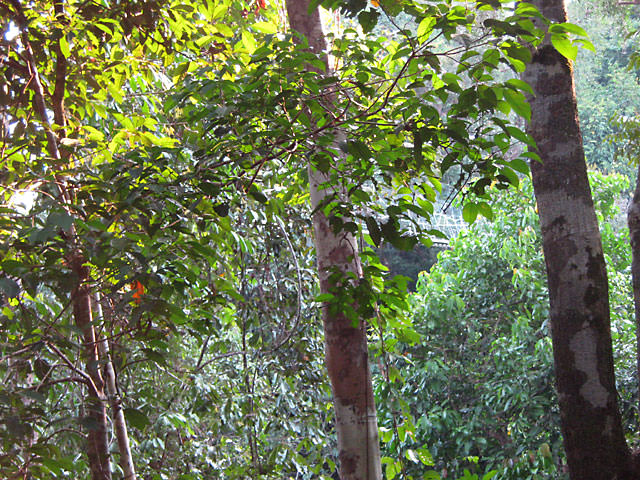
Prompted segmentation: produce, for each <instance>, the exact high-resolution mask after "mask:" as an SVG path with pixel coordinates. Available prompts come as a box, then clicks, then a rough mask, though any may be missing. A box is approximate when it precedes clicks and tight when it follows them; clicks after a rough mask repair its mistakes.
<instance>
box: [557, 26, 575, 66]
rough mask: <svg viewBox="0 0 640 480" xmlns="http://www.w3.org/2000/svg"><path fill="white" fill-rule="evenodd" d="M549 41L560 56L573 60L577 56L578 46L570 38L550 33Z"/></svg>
mask: <svg viewBox="0 0 640 480" xmlns="http://www.w3.org/2000/svg"><path fill="white" fill-rule="evenodd" d="M551 43H552V44H553V46H554V47H555V48H556V50H558V52H559V53H560V54H561V55H562V56H564V57H566V58H568V59H569V60H575V59H576V57H577V56H578V47H576V46H575V45H574V44H573V43H571V40H569V39H568V38H567V37H566V36H565V35H559V34H555V33H554V34H552V35H551Z"/></svg>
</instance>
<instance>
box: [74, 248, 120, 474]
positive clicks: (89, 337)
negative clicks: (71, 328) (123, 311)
mask: <svg viewBox="0 0 640 480" xmlns="http://www.w3.org/2000/svg"><path fill="white" fill-rule="evenodd" d="M68 262H69V265H70V266H71V268H72V271H73V272H74V273H75V274H76V276H77V277H78V279H77V281H78V284H77V286H76V288H75V289H74V290H73V292H72V302H73V317H74V320H75V324H76V326H77V327H78V329H79V330H80V331H81V332H82V336H83V344H82V349H83V357H84V362H85V369H86V371H87V373H88V375H89V378H90V379H91V383H90V384H89V393H88V395H87V397H86V399H85V406H86V411H87V419H88V422H87V423H88V425H87V442H88V446H87V455H88V457H89V467H90V469H91V478H92V480H111V462H110V458H109V456H110V455H109V440H108V431H109V430H108V424H107V409H106V397H105V394H104V381H103V379H102V374H101V373H100V359H99V356H98V343H97V341H96V335H95V329H94V326H93V314H92V311H91V289H90V288H89V285H88V282H87V280H88V268H87V267H86V266H85V265H84V259H83V257H82V255H79V254H78V255H75V256H73V257H71V258H69V260H68Z"/></svg>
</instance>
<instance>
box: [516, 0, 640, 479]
mask: <svg viewBox="0 0 640 480" xmlns="http://www.w3.org/2000/svg"><path fill="white" fill-rule="evenodd" d="M532 3H533V5H535V6H536V7H537V8H538V9H539V11H540V13H541V14H542V15H543V16H544V17H546V18H547V19H549V20H551V21H553V22H558V24H559V25H552V26H551V27H550V28H549V33H548V36H547V38H545V40H544V41H543V42H542V43H541V44H539V45H537V46H535V47H534V49H533V55H532V60H531V63H530V64H529V65H528V66H527V69H526V71H525V72H524V74H523V75H522V78H523V80H525V81H527V83H529V85H531V87H532V88H533V91H534V96H533V97H532V98H531V99H530V103H531V121H530V122H529V125H528V132H529V134H530V135H531V136H532V137H533V138H534V140H535V141H536V144H537V153H538V154H539V156H540V161H533V162H531V173H532V179H533V184H534V191H535V195H536V199H537V203H538V210H539V217H540V225H541V231H542V243H543V250H544V255H545V262H546V267H547V280H548V287H549V302H550V319H551V336H552V341H553V351H554V363H555V374H556V386H557V390H558V399H559V404H560V414H561V426H562V433H563V437H564V446H565V450H566V453H567V460H568V465H569V471H570V475H571V478H573V479H575V480H578V479H579V480H590V479H593V480H596V479H602V480H604V479H607V480H610V479H614V478H617V479H629V480H630V479H633V478H637V476H638V474H639V473H638V470H637V468H636V467H635V466H634V464H633V459H632V456H631V453H630V451H629V448H628V446H627V444H626V441H625V437H624V432H623V429H622V423H621V417H620V413H619V410H618V403H617V391H616V386H615V376H614V368H613V352H612V345H611V332H610V316H609V315H610V314H609V297H608V283H607V273H606V268H605V264H604V255H603V252H602V245H601V240H600V233H599V230H598V223H597V219H596V214H595V211H594V207H593V200H592V197H591V191H590V188H589V182H588V179H587V171H586V164H585V160H584V151H583V147H582V137H581V134H580V127H579V123H578V117H577V107H576V99H575V91H574V85H573V75H572V66H571V60H570V59H569V58H567V57H566V56H565V55H563V54H562V53H561V51H562V52H563V53H565V54H569V56H571V52H570V51H568V50H567V49H566V48H565V47H566V42H563V41H562V40H560V39H559V38H558V37H557V36H556V33H555V32H562V31H563V25H564V23H565V22H566V20H567V16H566V11H565V7H564V2H563V1H561V0H555V1H542V0H537V1H535V2H532ZM554 29H555V30H554ZM574 55H575V54H574Z"/></svg>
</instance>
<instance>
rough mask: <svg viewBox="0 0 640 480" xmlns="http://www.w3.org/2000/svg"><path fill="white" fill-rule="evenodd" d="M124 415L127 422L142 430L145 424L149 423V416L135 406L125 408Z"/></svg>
mask: <svg viewBox="0 0 640 480" xmlns="http://www.w3.org/2000/svg"><path fill="white" fill-rule="evenodd" d="M124 416H125V418H126V419H127V422H128V423H130V424H131V425H133V426H134V427H136V428H137V429H138V430H144V428H145V427H146V426H147V425H151V421H150V420H149V417H147V416H146V415H145V414H144V413H142V412H141V411H140V410H138V409H136V408H125V409H124Z"/></svg>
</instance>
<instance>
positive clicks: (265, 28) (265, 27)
mask: <svg viewBox="0 0 640 480" xmlns="http://www.w3.org/2000/svg"><path fill="white" fill-rule="evenodd" d="M252 26H253V28H254V29H255V30H257V31H259V32H262V33H269V34H273V33H278V27H277V26H276V25H274V24H273V23H271V22H256V23H254V24H253V25H252Z"/></svg>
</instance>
